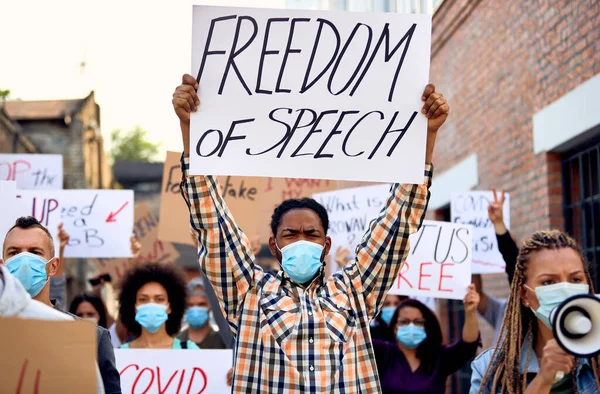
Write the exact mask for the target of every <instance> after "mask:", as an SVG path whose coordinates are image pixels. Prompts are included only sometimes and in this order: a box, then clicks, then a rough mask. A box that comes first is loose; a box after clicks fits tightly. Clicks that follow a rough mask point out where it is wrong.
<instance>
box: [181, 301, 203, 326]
mask: <svg viewBox="0 0 600 394" xmlns="http://www.w3.org/2000/svg"><path fill="white" fill-rule="evenodd" d="M185 321H187V322H188V323H189V325H190V326H192V328H200V327H204V326H205V325H206V323H207V322H208V308H207V307H205V306H192V307H189V308H188V309H187V311H185Z"/></svg>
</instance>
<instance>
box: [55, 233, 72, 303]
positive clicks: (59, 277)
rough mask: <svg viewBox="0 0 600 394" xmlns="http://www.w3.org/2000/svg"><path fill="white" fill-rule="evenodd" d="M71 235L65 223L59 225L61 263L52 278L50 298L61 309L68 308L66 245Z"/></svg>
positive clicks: (59, 257)
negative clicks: (66, 303) (65, 228)
mask: <svg viewBox="0 0 600 394" xmlns="http://www.w3.org/2000/svg"><path fill="white" fill-rule="evenodd" d="M70 239H71V236H70V235H69V233H67V232H66V231H65V230H64V228H63V224H62V223H60V224H59V225H58V241H59V250H58V259H59V265H58V270H57V271H56V274H54V276H52V277H51V278H50V299H51V300H55V301H56V306H57V307H58V308H59V309H61V310H67V309H68V308H67V306H66V305H65V302H66V300H67V278H66V276H65V247H66V246H67V244H68V243H69V240H70Z"/></svg>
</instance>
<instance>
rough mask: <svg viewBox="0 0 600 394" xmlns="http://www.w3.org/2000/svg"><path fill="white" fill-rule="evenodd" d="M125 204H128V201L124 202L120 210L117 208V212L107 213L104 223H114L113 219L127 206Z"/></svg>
mask: <svg viewBox="0 0 600 394" xmlns="http://www.w3.org/2000/svg"><path fill="white" fill-rule="evenodd" d="M127 204H129V201H127V202H125V204H123V206H122V207H121V208H119V209H118V210H117V212H114V213H113V212H111V213H109V214H108V217H107V218H106V223H112V222H116V220H115V217H116V216H117V215H118V214H119V212H121V211H122V210H123V208H125V207H126V206H127Z"/></svg>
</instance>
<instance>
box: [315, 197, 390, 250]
mask: <svg viewBox="0 0 600 394" xmlns="http://www.w3.org/2000/svg"><path fill="white" fill-rule="evenodd" d="M389 195H390V185H375V186H366V187H356V188H351V189H342V190H336V191H332V192H326V193H319V194H315V195H314V196H313V198H314V199H315V200H317V201H318V202H319V203H321V205H323V206H324V207H325V209H327V212H328V213H329V236H330V237H331V243H332V247H331V250H332V251H333V253H335V251H336V250H337V248H338V247H342V248H345V249H348V250H350V253H351V254H350V257H354V256H355V254H354V252H355V249H356V245H358V244H359V243H360V242H361V240H362V237H363V235H364V234H365V232H366V231H367V229H368V228H369V224H370V223H371V220H373V219H374V218H375V217H377V215H378V214H379V212H380V211H381V209H382V208H383V207H384V206H385V203H386V200H387V199H388V197H389Z"/></svg>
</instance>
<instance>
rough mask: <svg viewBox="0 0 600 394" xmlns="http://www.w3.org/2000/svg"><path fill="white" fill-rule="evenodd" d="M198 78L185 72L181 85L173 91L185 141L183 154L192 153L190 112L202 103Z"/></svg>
mask: <svg viewBox="0 0 600 394" xmlns="http://www.w3.org/2000/svg"><path fill="white" fill-rule="evenodd" d="M198 88H199V85H198V82H196V79H195V78H194V77H192V76H191V75H189V74H184V75H183V77H182V78H181V85H179V86H178V87H177V88H176V89H175V92H174V93H173V100H172V103H173V109H174V110H175V114H176V115H177V117H178V118H179V125H180V127H181V139H182V141H183V154H184V155H186V156H188V155H189V154H190V114H191V112H196V111H197V110H198V106H199V105H200V99H199V98H198V93H197V90H198Z"/></svg>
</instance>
